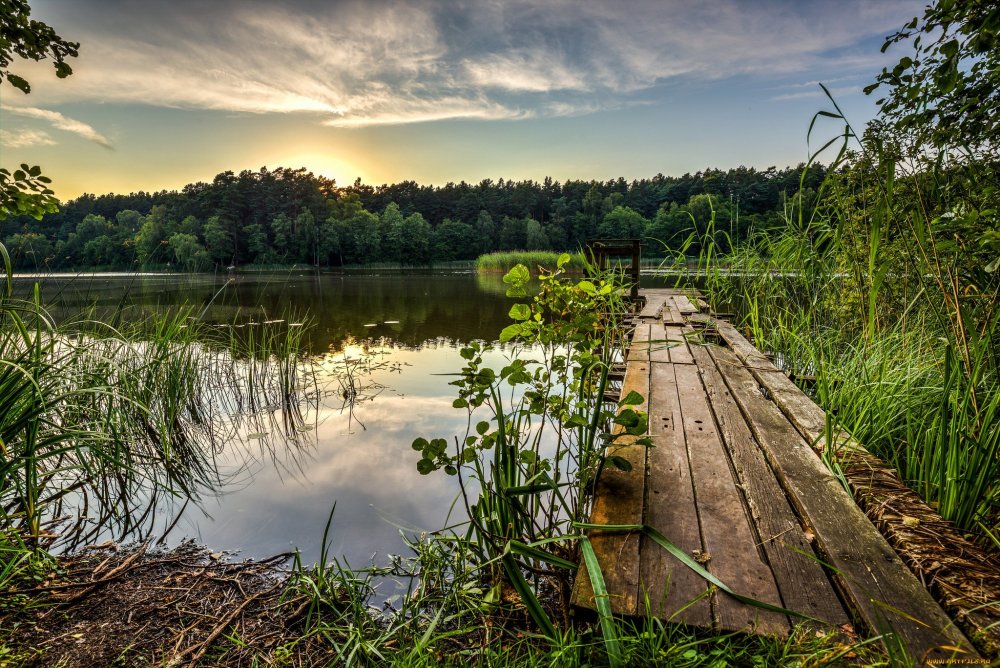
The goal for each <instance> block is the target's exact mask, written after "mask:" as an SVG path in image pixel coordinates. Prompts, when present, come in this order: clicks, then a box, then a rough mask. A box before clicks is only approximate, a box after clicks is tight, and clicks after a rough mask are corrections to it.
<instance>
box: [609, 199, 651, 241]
mask: <svg viewBox="0 0 1000 668" xmlns="http://www.w3.org/2000/svg"><path fill="white" fill-rule="evenodd" d="M648 225H649V221H648V220H646V219H645V218H643V217H642V214H640V213H639V212H638V211H633V210H632V209H630V208H628V207H627V206H616V207H615V208H614V209H612V210H611V211H610V212H609V213H608V214H607V215H605V216H604V219H603V220H602V221H601V224H600V225H599V226H598V228H597V235H598V236H599V237H603V238H605V239H641V238H642V237H643V236H644V235H645V233H646V227H647V226H648Z"/></svg>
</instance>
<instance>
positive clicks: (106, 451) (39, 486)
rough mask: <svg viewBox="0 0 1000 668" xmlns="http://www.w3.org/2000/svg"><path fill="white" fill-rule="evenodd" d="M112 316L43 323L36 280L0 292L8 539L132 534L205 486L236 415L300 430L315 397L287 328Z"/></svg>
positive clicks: (1, 434)
mask: <svg viewBox="0 0 1000 668" xmlns="http://www.w3.org/2000/svg"><path fill="white" fill-rule="evenodd" d="M122 320H124V321H129V322H130V324H124V325H123V324H119V325H113V324H110V323H109V322H107V321H101V320H95V319H92V318H89V317H86V316H83V317H80V318H76V319H70V320H67V321H65V322H63V323H59V324H57V323H56V322H55V321H54V320H53V318H52V317H50V316H49V314H48V312H47V311H46V309H45V307H44V305H43V303H42V301H41V296H40V294H39V293H38V290H37V288H36V290H35V294H34V297H33V298H32V299H30V300H25V299H17V298H14V297H13V296H11V293H10V292H7V293H6V294H4V295H2V296H0V359H2V360H3V364H2V367H0V535H4V536H6V537H7V540H8V541H10V542H11V544H14V545H20V546H25V547H38V548H41V547H45V546H49V545H51V544H52V543H53V542H55V541H57V540H59V541H60V542H61V544H62V546H63V549H68V548H71V547H72V546H74V545H80V544H85V543H86V542H87V541H89V540H93V539H94V538H96V537H98V536H102V535H103V536H105V537H115V538H119V539H121V538H124V537H128V536H132V537H141V536H142V535H143V532H144V531H146V530H148V529H149V527H151V526H152V524H153V519H154V509H155V508H156V507H157V505H158V504H159V502H160V501H161V500H164V499H166V498H175V499H181V500H197V499H199V498H200V496H201V495H202V494H205V493H212V492H214V491H215V490H216V489H218V487H219V486H220V485H221V484H222V482H223V480H222V479H221V477H220V474H219V469H218V467H217V465H216V461H215V458H216V456H217V454H218V453H219V452H221V451H222V448H223V444H225V443H234V444H235V443H238V442H239V440H240V434H243V433H246V432H247V428H248V426H251V425H253V424H255V423H258V422H261V421H272V420H274V419H275V415H278V414H280V415H282V416H283V422H284V424H283V425H282V427H283V428H279V429H269V430H266V431H268V432H269V433H270V432H273V433H276V434H281V433H284V434H285V435H286V436H288V437H289V438H290V439H292V442H293V443H294V442H295V441H297V440H301V434H302V433H304V431H305V430H304V429H302V427H303V425H304V424H305V420H306V419H307V418H306V417H305V414H306V413H308V406H309V405H310V402H313V403H314V402H315V401H316V399H317V392H316V391H315V388H310V386H309V383H310V381H314V379H313V378H312V377H311V376H310V374H309V369H308V362H307V361H306V360H304V359H303V358H302V357H301V355H300V353H299V351H300V346H301V337H302V332H301V328H298V327H289V326H287V325H285V324H281V323H284V321H281V323H279V324H274V323H272V324H269V325H255V326H254V327H252V328H250V331H249V332H248V331H247V330H246V329H245V328H243V327H242V326H240V327H241V328H237V327H234V326H226V327H222V328H216V327H210V326H209V325H207V324H206V323H204V322H202V321H201V319H200V318H198V317H196V316H195V315H193V314H192V311H191V310H190V309H180V310H177V311H175V312H173V313H162V314H153V315H149V316H147V317H144V318H141V319H138V320H135V321H130V320H129V319H127V318H123V319H122ZM304 408H305V412H304ZM258 431H264V430H261V429H259V428H258Z"/></svg>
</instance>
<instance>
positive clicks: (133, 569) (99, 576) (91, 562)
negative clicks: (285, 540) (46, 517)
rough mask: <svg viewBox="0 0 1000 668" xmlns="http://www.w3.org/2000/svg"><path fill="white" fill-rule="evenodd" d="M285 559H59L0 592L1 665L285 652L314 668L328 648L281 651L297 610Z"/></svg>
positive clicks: (137, 553) (87, 553) (160, 553)
mask: <svg viewBox="0 0 1000 668" xmlns="http://www.w3.org/2000/svg"><path fill="white" fill-rule="evenodd" d="M289 556H290V555H279V556H277V557H273V558H271V559H266V560H262V561H246V562H243V563H227V562H226V560H225V558H224V555H222V554H220V553H211V552H209V551H208V550H206V549H205V548H203V547H200V546H197V545H195V544H193V543H184V544H182V545H181V546H179V547H177V548H174V549H172V550H152V549H148V548H147V546H139V547H133V548H130V549H119V548H118V547H116V546H113V545H105V546H101V547H96V548H88V549H85V550H82V551H81V552H80V553H78V554H75V555H72V556H67V557H61V558H59V559H58V560H57V568H56V569H54V570H53V571H52V572H51V573H49V574H48V578H46V579H45V580H44V581H43V582H41V583H39V584H38V585H36V586H23V587H21V588H19V589H13V590H8V591H6V592H3V597H4V599H5V604H4V605H3V606H2V607H0V631H2V634H3V635H2V637H0V648H4V646H5V651H6V654H4V653H3V652H0V666H5V665H10V666H14V665H17V666H57V665H65V666H148V665H157V666H184V665H199V666H212V665H226V666H243V665H250V664H251V663H253V662H255V661H256V662H261V663H267V662H270V661H273V660H275V659H276V658H279V657H280V656H282V655H283V654H284V655H288V654H289V653H292V652H294V655H295V658H296V659H297V661H298V662H302V663H307V664H312V663H315V664H319V665H322V664H324V663H327V662H329V661H330V660H331V658H332V655H331V654H330V649H329V646H324V645H322V644H320V643H319V642H315V643H313V642H310V640H309V639H305V640H301V641H300V642H298V643H294V648H293V649H289V648H288V645H289V644H291V643H293V642H294V641H295V640H297V639H299V638H300V636H301V635H302V631H303V626H304V620H303V617H304V614H303V613H304V611H305V601H304V599H303V598H301V597H299V598H296V597H294V596H289V595H287V594H285V589H286V584H287V582H288V574H287V571H286V570H285V569H284V568H282V565H283V564H284V563H285V562H286V561H287V559H288V557H289ZM25 584H27V583H25Z"/></svg>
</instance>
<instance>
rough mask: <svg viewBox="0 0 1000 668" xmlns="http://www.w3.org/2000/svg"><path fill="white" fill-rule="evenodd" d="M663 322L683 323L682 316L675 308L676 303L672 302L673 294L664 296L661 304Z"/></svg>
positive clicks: (671, 323)
mask: <svg viewBox="0 0 1000 668" xmlns="http://www.w3.org/2000/svg"><path fill="white" fill-rule="evenodd" d="M663 322H664V323H665V324H667V325H681V324H684V316H682V315H681V312H680V311H679V310H678V309H677V304H676V303H675V302H674V298H673V295H671V296H669V297H667V298H666V300H665V301H664V304H663Z"/></svg>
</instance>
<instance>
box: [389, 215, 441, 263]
mask: <svg viewBox="0 0 1000 668" xmlns="http://www.w3.org/2000/svg"><path fill="white" fill-rule="evenodd" d="M391 236H392V239H393V240H394V241H395V243H396V244H397V248H398V249H399V263H400V264H404V265H409V266H423V265H428V264H430V262H431V253H430V250H431V226H430V223H428V222H427V221H426V220H425V219H424V217H423V216H421V215H420V214H419V213H414V214H411V215H409V216H407V217H406V218H405V219H404V220H403V222H402V224H401V225H399V226H397V227H396V228H394V229H393V230H392V231H391Z"/></svg>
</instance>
